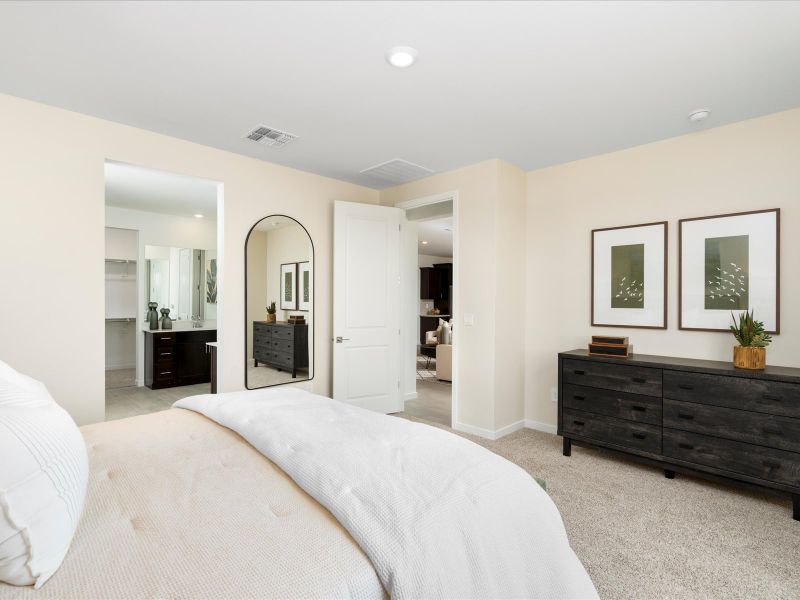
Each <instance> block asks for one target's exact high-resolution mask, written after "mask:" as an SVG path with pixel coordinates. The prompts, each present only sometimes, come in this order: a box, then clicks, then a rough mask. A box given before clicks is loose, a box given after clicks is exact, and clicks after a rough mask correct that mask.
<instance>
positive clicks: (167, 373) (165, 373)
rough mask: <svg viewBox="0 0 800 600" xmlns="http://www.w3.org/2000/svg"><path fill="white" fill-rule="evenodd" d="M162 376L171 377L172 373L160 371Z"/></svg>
mask: <svg viewBox="0 0 800 600" xmlns="http://www.w3.org/2000/svg"><path fill="white" fill-rule="evenodd" d="M161 374H162V375H172V371H161Z"/></svg>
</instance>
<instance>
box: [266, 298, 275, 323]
mask: <svg viewBox="0 0 800 600" xmlns="http://www.w3.org/2000/svg"><path fill="white" fill-rule="evenodd" d="M276 312H277V310H276V309H275V301H274V300H273V301H272V302H270V304H269V306H267V323H274V322H275V313H276Z"/></svg>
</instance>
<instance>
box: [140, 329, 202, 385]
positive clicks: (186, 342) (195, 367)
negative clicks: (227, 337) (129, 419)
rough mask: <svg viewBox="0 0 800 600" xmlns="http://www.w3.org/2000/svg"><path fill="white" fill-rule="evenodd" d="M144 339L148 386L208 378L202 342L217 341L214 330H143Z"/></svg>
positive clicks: (145, 375)
mask: <svg viewBox="0 0 800 600" xmlns="http://www.w3.org/2000/svg"><path fill="white" fill-rule="evenodd" d="M144 340H145V342H144V384H145V385H146V386H147V387H149V388H150V389H153V390H157V389H161V388H168V387H177V386H181V385H193V384H195V383H208V382H209V381H211V360H210V355H209V353H208V352H207V350H206V344H207V343H208V342H215V341H217V332H216V330H206V329H198V330H187V331H145V332H144Z"/></svg>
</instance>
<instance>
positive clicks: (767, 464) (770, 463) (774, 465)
mask: <svg viewBox="0 0 800 600" xmlns="http://www.w3.org/2000/svg"><path fill="white" fill-rule="evenodd" d="M764 466H765V467H767V468H769V469H780V468H781V463H779V462H775V461H774V460H765V461H764Z"/></svg>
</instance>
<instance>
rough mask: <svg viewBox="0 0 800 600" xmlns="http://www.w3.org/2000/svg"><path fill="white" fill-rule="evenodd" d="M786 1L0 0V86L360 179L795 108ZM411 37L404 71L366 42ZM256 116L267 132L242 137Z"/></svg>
mask: <svg viewBox="0 0 800 600" xmlns="http://www.w3.org/2000/svg"><path fill="white" fill-rule="evenodd" d="M798 31H800V3H798V2H735V3H734V2H618V3H603V2H591V3H582V2H561V3H559V2H537V3H527V2H525V3H523V2H509V3H504V2H503V3H501V2H463V3H462V2H393V3H387V2H350V3H344V2H322V3H312V2H296V3H291V2H289V3H278V2H275V3H266V2H264V3H260V2H243V3H224V2H198V3H192V2H148V3H145V2H141V3H140V2H54V3H49V2H3V3H1V4H0V91H2V92H5V93H9V94H12V95H17V96H21V97H24V98H30V99H34V100H38V101H41V102H45V103H47V104H52V105H56V106H61V107H64V108H68V109H70V110H74V111H78V112H83V113H88V114H92V115H96V116H99V117H102V118H106V119H110V120H112V121H118V122H121V123H126V124H129V125H134V126H137V127H142V128H145V129H150V130H153V131H158V132H161V133H165V134H168V135H172V136H175V137H179V138H183V139H187V140H191V141H194V142H199V143H202V144H207V145H210V146H215V147H218V148H222V149H226V150H230V151H233V152H238V153H241V154H246V155H249V156H254V157H257V158H262V159H265V160H269V161H273V162H276V163H281V164H284V165H288V166H292V167H297V168H300V169H304V170H307V171H312V172H315V173H320V174H323V175H329V176H331V177H336V178H339V179H344V180H348V181H353V182H357V183H362V184H365V185H369V186H372V187H381V186H382V184H381V183H380V182H378V181H375V180H373V179H371V178H370V177H368V176H365V175H361V174H359V171H361V170H362V169H365V168H367V167H369V166H372V165H375V164H376V163H380V162H383V161H386V160H389V159H393V158H401V159H405V160H408V161H411V162H412V163H416V164H418V165H422V166H423V167H427V168H430V169H433V170H435V171H445V170H448V169H452V168H455V167H458V166H462V165H466V164H470V163H474V162H477V161H480V160H483V159H488V158H501V159H504V160H507V161H509V162H511V163H514V164H516V165H519V166H520V167H522V168H524V169H533V168H537V167H542V166H546V165H552V164H556V163H561V162H565V161H570V160H575V159H578V158H582V157H585V156H590V155H593V154H598V153H602V152H607V151H611V150H616V149H621V148H626V147H630V146H635V145H638V144H642V143H646V142H650V141H654V140H658V139H663V138H667V137H672V136H676V135H680V134H683V133H687V132H689V131H692V130H693V129H696V128H697V126H694V125H691V124H690V123H689V122H688V120H687V118H686V115H687V114H688V113H689V111H690V110H692V109H695V108H699V107H705V106H708V107H710V108H711V109H712V110H713V112H712V114H711V118H710V119H709V120H708V121H707V122H706V123H705V124H703V125H702V127H713V126H718V125H722V124H725V123H730V122H733V121H738V120H742V119H746V118H750V117H754V116H758V115H762V114H767V113H771V112H776V111H779V110H784V109H787V108H792V107H795V106H798V105H800V77H798V73H800V35H798ZM395 45H411V46H414V47H416V48H417V49H418V50H419V60H418V62H417V64H416V65H414V66H413V67H411V68H409V69H404V70H400V69H394V68H392V67H389V66H388V65H387V63H386V61H385V60H384V52H385V51H386V49H387V48H389V47H391V46H395ZM257 124H265V125H268V126H270V127H275V128H278V129H283V130H285V131H288V132H291V133H293V134H296V135H299V136H300V139H298V140H297V141H295V142H292V143H291V144H289V145H287V146H286V147H284V148H281V149H275V148H268V147H264V146H262V145H259V144H257V143H255V142H251V141H248V140H244V139H242V136H243V135H244V134H245V133H247V132H248V131H249V130H250V129H251V128H252V127H254V126H255V125H257Z"/></svg>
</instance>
